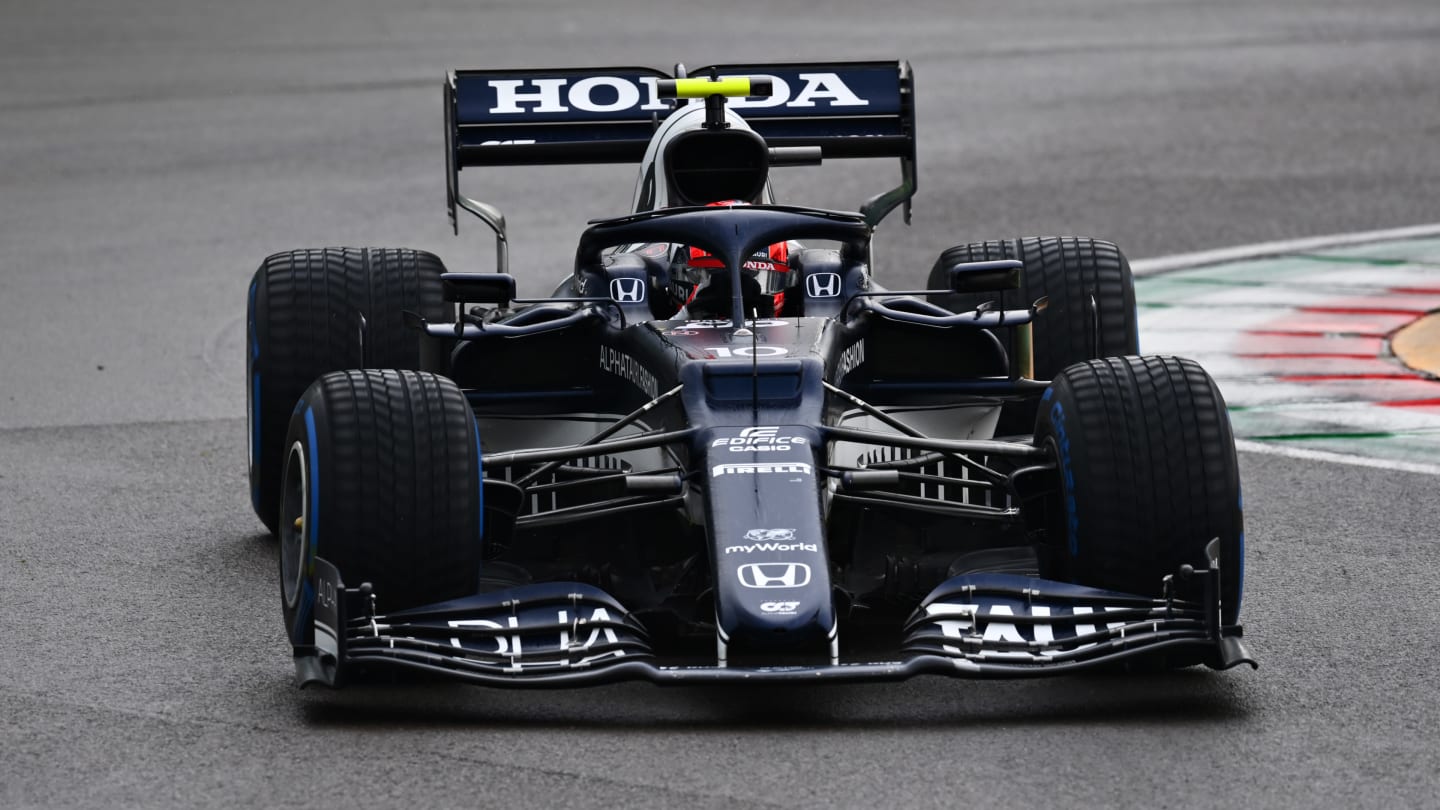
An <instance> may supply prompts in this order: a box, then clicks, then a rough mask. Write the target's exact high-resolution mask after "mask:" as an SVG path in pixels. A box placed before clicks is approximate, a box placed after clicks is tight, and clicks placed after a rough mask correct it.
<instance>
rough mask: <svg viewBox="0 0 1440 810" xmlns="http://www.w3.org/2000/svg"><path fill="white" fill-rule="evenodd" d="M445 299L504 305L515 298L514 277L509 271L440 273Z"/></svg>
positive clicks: (441, 287)
mask: <svg viewBox="0 0 1440 810" xmlns="http://www.w3.org/2000/svg"><path fill="white" fill-rule="evenodd" d="M440 289H441V291H442V293H443V294H444V296H445V300H446V301H459V302H461V303H468V304H496V305H498V306H502V307H503V306H505V305H507V304H509V303H510V302H511V301H512V300H514V299H515V277H514V276H512V275H510V274H509V273H441V274H440Z"/></svg>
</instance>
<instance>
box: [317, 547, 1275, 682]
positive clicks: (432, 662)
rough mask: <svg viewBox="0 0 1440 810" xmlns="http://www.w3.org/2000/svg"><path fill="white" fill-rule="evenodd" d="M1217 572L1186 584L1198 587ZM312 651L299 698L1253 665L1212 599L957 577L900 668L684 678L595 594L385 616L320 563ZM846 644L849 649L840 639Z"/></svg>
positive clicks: (501, 599) (541, 586)
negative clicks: (357, 679)
mask: <svg viewBox="0 0 1440 810" xmlns="http://www.w3.org/2000/svg"><path fill="white" fill-rule="evenodd" d="M1212 574H1213V575H1216V576H1218V573H1216V572H1194V573H1193V574H1191V576H1196V577H1204V576H1207V575H1212ZM314 585H315V588H316V592H317V593H329V594H335V595H336V598H334V599H330V600H328V601H327V600H318V599H317V602H316V610H315V617H314V621H315V644H314V645H311V646H301V647H296V650H295V663H296V673H297V681H298V682H299V684H300V686H302V687H303V686H308V685H311V684H323V685H327V686H339V685H342V684H343V683H344V682H345V680H346V678H347V677H349V676H350V675H351V674H352V673H354V672H355V671H356V670H362V669H380V668H386V667H391V668H400V669H409V670H415V671H420V672H425V673H430V674H433V675H439V676H444V677H449V678H455V679H459V680H465V681H470V682H472V683H479V684H485V685H490V686H528V687H547V686H549V687H569V686H582V685H594V684H601V683H612V682H616V681H627V680H646V681H651V682H653V683H659V684H681V683H696V682H710V683H718V682H750V683H755V682H771V681H796V680H806V681H896V680H904V679H906V678H910V677H914V676H916V675H926V674H933V675H950V676H954V677H967V678H1016V677H1037V676H1048V675H1060V674H1066V673H1070V672H1075V671H1078V670H1083V669H1090V668H1094V667H1101V666H1114V665H1116V664H1117V663H1120V662H1123V661H1127V660H1130V659H1136V658H1149V657H1154V656H1157V655H1166V656H1174V655H1179V656H1180V657H1181V658H1183V659H1185V660H1193V661H1195V662H1197V663H1205V664H1206V665H1208V666H1210V667H1212V668H1215V669H1228V668H1230V667H1233V666H1237V665H1239V664H1249V665H1250V666H1252V667H1254V666H1256V664H1255V661H1254V660H1253V659H1252V658H1251V657H1250V655H1249V653H1248V652H1247V651H1246V650H1245V648H1244V646H1243V644H1242V643H1241V640H1240V636H1241V628H1240V627H1239V626H1238V625H1233V626H1227V625H1221V624H1220V623H1219V615H1220V613H1219V604H1218V601H1217V598H1216V597H1215V594H1216V593H1218V588H1214V587H1211V585H1210V584H1209V583H1208V582H1202V585H1203V586H1204V587H1203V588H1202V590H1203V592H1204V594H1205V596H1204V598H1203V599H1202V600H1201V601H1199V602H1190V601H1184V600H1180V599H1176V598H1175V597H1174V595H1173V593H1170V588H1169V583H1168V581H1167V594H1170V595H1167V596H1166V597H1165V598H1160V599H1150V598H1146V597H1140V596H1134V595H1130V594H1123V593H1116V592H1113V591H1101V590H1096V589H1093V588H1085V587H1082V586H1078V585H1071V584H1067V583H1061V582H1054V581H1050V580H1042V579H1035V578H1031V577H1021V576H1014V575H1005V574H986V575H970V576H959V577H955V578H953V579H950V580H948V581H946V582H945V583H943V584H942V585H941V586H940V587H938V588H936V589H935V590H934V591H933V592H932V593H931V594H930V595H929V596H927V597H926V598H925V599H924V600H922V602H921V604H920V606H919V608H918V609H917V610H916V611H915V613H914V615H913V616H912V617H911V618H910V620H909V621H908V622H907V624H906V627H905V639H904V642H903V643H902V645H901V647H900V649H899V650H897V655H896V656H895V658H894V660H882V661H843V660H842V661H840V662H837V663H833V664H829V665H813V666H811V665H807V666H775V667H765V666H747V667H737V666H716V665H702V666H688V665H674V664H667V663H666V662H664V661H661V660H657V658H656V655H655V652H654V651H653V650H652V649H651V646H650V643H649V639H648V637H647V634H646V632H645V629H644V627H643V626H642V625H641V624H640V623H639V622H638V621H637V620H636V619H635V618H634V617H632V616H631V615H630V614H629V612H628V611H627V610H626V609H625V607H624V606H623V605H621V604H620V603H619V602H618V601H617V600H615V599H614V597H612V596H610V595H609V594H607V593H605V592H604V591H602V590H600V589H599V588H596V587H594V586H591V585H584V584H580V583H573V582H546V583H537V584H530V585H520V586H516V587H513V588H509V589H506V590H503V591H496V592H493V593H487V594H480V595H477V596H472V597H467V598H464V599H457V600H453V601H450V602H443V603H439V604H435V605H429V606H425V607H421V608H416V609H414V610H408V611H403V612H398V613H392V614H388V615H379V614H377V613H376V612H375V610H374V605H375V604H376V601H377V595H376V594H373V593H371V592H370V590H369V588H368V587H367V586H364V585H362V586H361V587H359V588H346V587H345V586H344V584H343V583H342V582H341V581H340V576H339V572H338V571H337V570H336V569H335V567H334V566H333V565H330V564H329V563H327V562H326V561H324V560H316V565H315V581H314ZM842 641H843V638H842Z"/></svg>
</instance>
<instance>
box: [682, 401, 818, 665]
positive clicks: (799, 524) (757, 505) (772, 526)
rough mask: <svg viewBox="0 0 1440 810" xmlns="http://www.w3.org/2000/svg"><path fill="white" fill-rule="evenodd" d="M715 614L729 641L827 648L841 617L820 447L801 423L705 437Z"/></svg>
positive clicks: (745, 646) (731, 644)
mask: <svg viewBox="0 0 1440 810" xmlns="http://www.w3.org/2000/svg"><path fill="white" fill-rule="evenodd" d="M704 440H705V444H706V454H707V464H706V468H707V472H708V476H707V478H708V481H707V484H708V486H707V488H706V491H707V495H708V498H707V507H708V512H709V527H710V541H711V549H712V559H713V563H714V565H713V569H712V570H713V571H714V572H715V590H714V593H715V616H716V622H717V624H718V628H717V629H718V632H719V634H720V637H721V640H722V641H723V642H724V643H726V644H727V645H728V648H729V649H731V650H751V649H753V650H767V651H775V650H785V651H790V652H796V653H812V652H813V653H824V652H826V651H827V650H828V649H829V644H828V642H829V641H830V634H831V631H832V630H833V628H834V627H835V608H834V604H833V600H832V595H831V588H830V560H829V555H828V553H827V549H826V546H825V536H824V530H823V528H822V523H821V515H820V485H819V480H818V478H817V476H816V467H817V465H816V457H815V452H816V451H815V448H816V447H817V446H818V442H819V435H818V433H816V432H815V431H814V430H812V429H810V428H806V427H799V426H784V425H774V426H770V425H760V426H754V427H744V428H716V429H714V430H711V431H707V432H706V435H705V437H704Z"/></svg>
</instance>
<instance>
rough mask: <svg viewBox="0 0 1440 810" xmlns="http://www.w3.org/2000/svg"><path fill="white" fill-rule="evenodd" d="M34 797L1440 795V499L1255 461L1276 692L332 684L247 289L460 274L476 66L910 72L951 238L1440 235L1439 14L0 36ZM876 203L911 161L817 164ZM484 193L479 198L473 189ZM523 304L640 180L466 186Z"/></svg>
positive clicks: (944, 241)
mask: <svg viewBox="0 0 1440 810" xmlns="http://www.w3.org/2000/svg"><path fill="white" fill-rule="evenodd" d="M0 20H3V23H0V807H50V806H93V807H117V806H137V807H202V806H221V807H273V806H280V805H300V804H310V805H319V806H343V805H347V804H355V805H360V804H363V805H365V806H368V807H385V806H397V805H411V806H438V807H451V806H454V807H501V806H506V807H509V806H531V807H551V806H560V805H562V804H563V805H566V806H626V807H674V806H677V805H685V806H688V807H695V808H700V807H748V806H757V807H785V808H790V807H874V806H900V807H954V806H962V805H978V806H995V805H999V804H1002V803H1005V804H1011V803H1013V804H1015V805H1017V806H1062V807H1063V806H1116V807H1140V806H1146V807H1153V806H1177V807H1188V806H1202V807H1203V806H1217V807H1234V806H1241V805H1246V806H1266V807H1269V806H1275V807H1287V806H1288V807H1352V806H1374V807H1381V806H1383V807H1421V806H1440V797H1437V794H1440V776H1437V772H1440V753H1437V752H1440V739H1437V736H1440V732H1437V729H1440V694H1437V690H1436V689H1435V687H1434V683H1435V678H1436V674H1435V673H1437V672H1440V619H1437V613H1436V611H1435V608H1434V606H1435V604H1436V603H1437V601H1440V586H1437V584H1436V582H1437V579H1436V576H1435V572H1436V571H1437V568H1440V546H1437V545H1436V540H1435V537H1436V530H1435V527H1436V526H1437V525H1440V499H1437V497H1436V494H1437V488H1440V480H1437V478H1435V477H1433V476H1425V475H1417V474H1407V473H1396V472H1390V471H1386V470H1379V469H1364V468H1355V467H1345V466H1337V465H1329V464H1321V463H1317V462H1313V461H1302V460H1295V459H1287V458H1278V457H1268V456H1257V455H1249V454H1243V455H1242V467H1243V475H1244V481H1245V486H1246V507H1247V519H1248V526H1247V535H1248V538H1249V559H1248V561H1247V578H1248V582H1247V594H1246V600H1245V607H1244V612H1243V618H1244V620H1245V621H1246V624H1247V626H1248V628H1249V632H1248V634H1247V636H1248V638H1249V643H1250V646H1251V649H1252V651H1253V652H1254V653H1255V654H1256V655H1257V656H1258V657H1259V658H1260V660H1261V663H1262V669H1261V670H1259V671H1258V672H1249V671H1237V672H1229V673H1210V672H1204V671H1202V672H1188V671H1187V672H1183V673H1177V674H1173V675H1166V676H1162V677H1151V678H1140V677H1119V676H1114V677H1085V678H1075V679H1068V680H1059V681H1045V682H1024V683H966V682H956V681H948V680H942V679H922V680H917V681H912V682H909V683H906V684H900V685H877V686H845V687H833V688H825V689H817V688H803V689H802V688H796V689H782V690H756V689H723V690H714V689H711V690H705V689H674V690H662V689H658V688H655V687H650V686H646V685H624V686H614V687H605V688H599V689H594V690H585V691H569V692H510V691H493V690H483V689H474V688H464V687H457V686H449V685H443V686H439V687H425V688H416V687H406V688H401V689H396V690H378V689H373V688H367V689H358V690H354V691H347V692H341V693H329V692H323V691H309V692H303V693H302V692H298V691H296V690H294V689H293V688H292V686H291V681H290V678H291V674H292V667H291V665H290V661H289V659H288V650H287V647H286V645H285V641H284V634H283V630H282V628H281V624H280V617H279V608H278V604H277V601H278V600H277V599H276V588H275V583H274V579H275V574H274V569H275V563H274V546H273V542H272V541H271V540H270V539H269V538H268V537H266V536H265V535H264V533H263V529H262V528H261V526H260V524H259V523H258V521H257V520H256V519H255V518H254V517H253V516H252V515H251V514H250V510H249V505H248V502H247V498H246V483H245V468H244V465H245V450H244V424H243V423H244V419H243V414H244V397H243V390H244V384H243V379H242V377H243V355H242V351H241V347H242V343H243V331H244V328H243V323H242V316H243V313H244V300H243V299H244V291H245V288H246V285H247V284H248V282H249V278H250V275H251V273H252V272H253V270H254V267H255V265H256V264H257V263H258V261H259V259H260V258H261V257H262V256H264V255H266V254H267V253H270V252H273V251H276V250H281V249H286V248H291V247H300V246H312V245H326V244H380V245H409V246H415V247H425V248H428V249H432V250H435V251H436V252H438V253H440V254H441V255H442V256H443V257H444V258H445V259H446V260H447V262H448V263H449V264H450V266H451V267H452V268H453V269H469V268H483V267H486V264H485V262H486V261H487V260H488V259H489V257H490V256H491V246H490V243H489V242H488V241H487V240H486V239H485V235H484V232H483V230H482V229H481V228H480V227H479V226H478V224H477V225H475V226H469V224H468V223H464V224H462V237H461V238H460V239H456V238H455V237H453V236H452V235H451V234H450V232H449V226H448V222H447V221H446V219H445V214H444V201H443V173H442V165H443V164H442V160H443V152H442V148H441V137H442V133H441V127H440V103H439V102H440V78H441V76H442V75H443V72H444V71H445V70H446V69H448V68H450V67H457V66H465V67H501V66H510V67H527V66H550V65H582V64H594V65H604V64H648V65H653V66H656V67H667V66H669V65H670V64H671V63H673V62H675V61H683V62H686V63H687V64H691V65H700V64H706V63H710V62H721V61H740V60H766V59H812V58H813V59H824V58H897V57H898V58H907V59H909V60H911V62H912V63H913V65H914V67H915V70H916V74H917V84H918V100H919V110H920V130H921V133H920V136H921V137H920V140H921V143H920V170H921V191H920V196H919V198H918V199H917V201H916V221H915V225H914V227H912V228H910V229H908V230H907V229H905V228H904V227H903V226H900V225H899V224H898V221H897V222H896V223H889V224H887V225H886V226H885V227H884V228H883V229H882V231H881V235H880V237H881V241H882V245H883V248H882V249H883V251H884V252H883V253H882V256H881V260H882V262H883V265H884V266H885V267H887V268H890V269H889V270H888V271H883V277H884V278H885V279H886V280H887V281H890V282H891V283H897V284H898V283H900V282H909V283H916V282H918V281H920V280H921V279H922V278H923V273H924V272H925V271H926V270H927V269H928V267H929V264H930V262H931V261H933V258H934V256H935V255H936V254H937V253H938V252H939V251H940V249H942V248H943V247H945V246H948V245H950V244H954V243H957V242H962V241H970V240H972V239H978V238H992V237H997V238H998V237H1007V236H1016V235H1024V234H1039V233H1086V234H1090V235H1095V236H1102V237H1106V238H1111V239H1114V240H1115V241H1117V242H1119V243H1120V244H1121V245H1122V246H1124V247H1126V248H1127V250H1128V251H1129V253H1130V254H1131V255H1132V256H1134V257H1136V258H1140V257H1148V256H1157V255H1162V254H1169V253H1178V252H1184V251H1192V250H1202V249H1207V248H1214V247H1223V246H1227V245H1233V244H1242V243H1247V242H1258V241H1265V240H1272V239H1282V238H1293V237H1305V236H1314V235H1319V234H1324V233H1330V232H1350V231H1359V230H1366V229H1370V228H1382V227H1394V226H1403V225H1412V224H1417V223H1424V222H1437V221H1440V145H1437V144H1440V81H1437V78H1436V77H1440V5H1437V4H1436V3H1434V2H1432V0H1411V1H1410V2H1404V0H1393V1H1389V2H1385V1H1382V2H1362V1H1361V0H1350V1H1349V2H1345V1H1342V0H1333V1H1332V2H1325V1H1324V0H1317V1H1316V2H1300V1H1299V0H1292V2H1263V3H1252V2H1182V1H1179V0H1177V1H1175V2H1120V0H1097V2H1090V3H1084V4H1081V3H1058V2H1057V3H1042V2H1007V3H989V2H983V3H982V2H974V3H952V2H940V1H939V0H933V1H931V2H907V3H898V4H885V5H878V4H877V5H875V6H873V7H872V6H870V5H867V4H861V3H857V2H850V1H847V2H825V3H821V2H807V3H800V2H796V3H779V2H767V3H759V2H729V3H723V4H718V3H717V4H709V5H707V6H705V7H703V8H702V7H700V6H698V5H691V6H685V7H683V8H682V7H676V6H669V5H662V4H652V3H643V2H639V0H619V2H613V3H584V4H582V3H560V2H549V3H547V2H526V3H519V2H514V3H503V2H475V3H462V2H457V1H456V0H425V1H424V2H415V3H409V4H402V3H396V2H377V1H376V0H346V1H345V2H341V0H313V1H312V2H306V3H303V4H302V3H285V2H276V1H275V0H257V1H256V2H249V3H234V2H218V0H204V1H203V2H189V3H183V4H182V3H173V2H161V1H160V0H154V2H113V3H81V2H75V0H54V1H53V2H46V3H19V2H15V0H10V1H9V2H4V3H3V4H0ZM786 171H787V173H785V174H778V175H777V178H776V183H777V186H778V190H779V191H780V193H781V194H782V196H784V197H786V198H788V199H795V200H803V201H806V202H815V203H819V204H824V205H832V206H836V207H850V206H853V205H855V204H856V203H858V201H859V200H861V199H862V198H864V197H865V196H867V195H868V194H869V193H872V192H873V191H875V190H877V189H879V188H882V187H885V184H886V183H893V180H894V174H895V172H894V168H893V166H891V165H886V166H884V167H873V166H870V167H867V166H856V167H851V166H848V165H842V166H839V167H833V166H831V167H821V168H819V169H804V170H786ZM472 175H473V176H472ZM465 180H466V181H467V183H469V184H470V185H469V186H468V188H469V189H470V191H471V193H472V194H473V195H474V196H477V197H480V198H482V199H487V200H491V201H493V202H496V203H498V204H500V205H501V207H502V208H503V209H504V210H505V211H506V213H507V215H508V216H509V219H510V222H511V223H512V234H513V237H514V240H515V249H514V254H513V269H514V271H515V272H516V273H517V274H519V275H521V276H522V277H523V278H524V279H526V283H527V286H529V289H530V291H539V290H540V289H541V288H542V287H544V286H545V282H547V281H549V280H551V279H553V278H555V277H556V275H557V274H558V273H562V272H564V271H565V270H566V269H567V267H568V264H569V261H570V251H571V245H573V241H574V238H575V235H576V234H577V233H578V230H579V228H580V227H581V225H582V224H583V222H584V220H585V219H587V218H590V217H593V216H601V215H607V214H614V213H618V212H619V211H620V210H621V209H623V208H624V206H625V205H626V204H627V203H628V201H629V196H630V190H631V187H632V183H633V178H632V177H631V175H630V173H629V172H628V171H627V170H625V169H623V168H620V167H599V168H595V169H580V170H575V169H569V168H566V169H541V170H502V171H496V172H493V173H491V174H484V173H478V172H476V173H467V174H466V177H465Z"/></svg>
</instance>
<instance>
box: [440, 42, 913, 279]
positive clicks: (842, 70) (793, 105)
mask: <svg viewBox="0 0 1440 810" xmlns="http://www.w3.org/2000/svg"><path fill="white" fill-rule="evenodd" d="M689 76H695V77H704V78H705V79H707V80H709V83H710V85H711V86H714V87H724V86H725V84H726V83H725V80H727V79H736V80H740V79H748V80H749V81H750V82H751V84H750V85H745V87H746V88H749V87H753V88H754V90H753V91H752V92H754V93H755V94H754V95H739V94H736V93H735V92H733V91H728V90H727V91H726V92H724V93H723V95H725V96H731V97H730V98H728V99H725V101H726V102H728V108H729V109H730V110H732V111H734V112H735V113H738V114H739V115H740V116H741V117H743V119H744V121H745V123H746V124H748V125H749V127H750V128H751V129H753V130H754V131H755V132H756V133H758V134H759V135H760V136H761V137H762V138H763V139H764V141H765V143H766V144H767V145H768V146H769V147H770V150H771V165H785V164H786V163H792V164H793V163H814V162H818V161H819V160H822V159H826V158H898V159H899V160H900V167H901V183H900V185H899V186H897V187H896V188H894V189H891V190H889V191H886V192H884V193H881V194H878V195H876V196H874V197H872V198H871V199H869V200H867V201H866V202H865V203H864V204H863V205H862V206H861V208H860V211H861V213H863V214H864V215H865V218H866V220H867V221H868V222H869V223H870V224H871V225H872V226H874V225H875V224H876V223H878V222H879V221H880V220H881V219H883V218H884V217H885V216H886V215H887V214H888V213H889V212H890V211H892V210H893V209H894V208H896V207H897V206H899V205H902V204H903V205H904V208H905V211H904V216H905V221H906V223H909V221H910V200H911V198H912V197H913V196H914V194H915V188H916V181H915V100H914V99H915V96H914V89H913V84H912V78H911V73H910V65H909V63H907V62H903V61H894V62H817V63H780V64H737V65H715V66H711V67H705V68H700V69H699V70H695V71H689V72H687V71H686V70H685V68H684V67H683V66H677V67H676V70H675V75H674V76H670V75H667V74H665V73H663V72H661V71H658V70H654V69H651V68H643V67H615V68H575V69H537V70H457V71H453V72H451V73H450V75H449V77H448V80H447V81H446V84H445V146H446V175H447V188H446V191H447V202H448V204H449V210H450V221H451V224H452V225H453V226H454V227H455V228H456V229H457V231H458V228H459V224H458V222H457V221H456V208H457V207H458V208H464V209H466V210H467V211H470V212H471V213H473V214H475V215H476V216H478V217H479V218H480V219H481V220H483V221H484V222H485V223H486V224H487V225H489V226H490V227H491V228H492V229H494V230H495V231H496V234H497V236H498V238H499V240H500V263H501V265H502V267H501V268H500V269H501V270H502V272H503V270H504V266H503V265H504V264H505V238H506V237H505V232H504V231H505V222H504V217H503V216H502V215H501V214H500V212H499V211H498V210H497V209H496V208H494V207H493V206H491V205H488V204H486V203H482V202H479V201H477V200H473V199H470V198H468V197H466V196H464V195H462V194H461V193H460V171H461V170H462V169H466V168H472V167H477V166H520V165H547V164H549V165H554V164H592V163H597V164H598V163H632V162H633V163H638V162H640V161H641V160H642V159H643V158H644V157H645V154H646V149H647V147H648V146H649V144H650V142H651V139H652V136H653V135H654V133H655V131H656V130H657V129H658V128H659V127H660V126H661V123H662V122H663V121H664V120H665V119H666V118H667V117H668V116H670V115H671V114H672V113H673V112H675V111H676V110H678V109H680V108H681V107H682V106H684V105H686V104H699V103H712V102H713V101H715V100H716V99H714V98H713V97H690V98H685V97H684V96H685V95H686V94H685V92H684V91H683V89H682V90H681V91H680V92H678V93H677V92H676V88H675V85H676V83H677V82H676V80H680V81H682V82H683V81H684V80H686V79H687V78H688V77H689ZM741 92H744V91H741ZM677 95H678V96H680V97H679V98H677ZM717 95H719V94H718V93H717Z"/></svg>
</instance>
